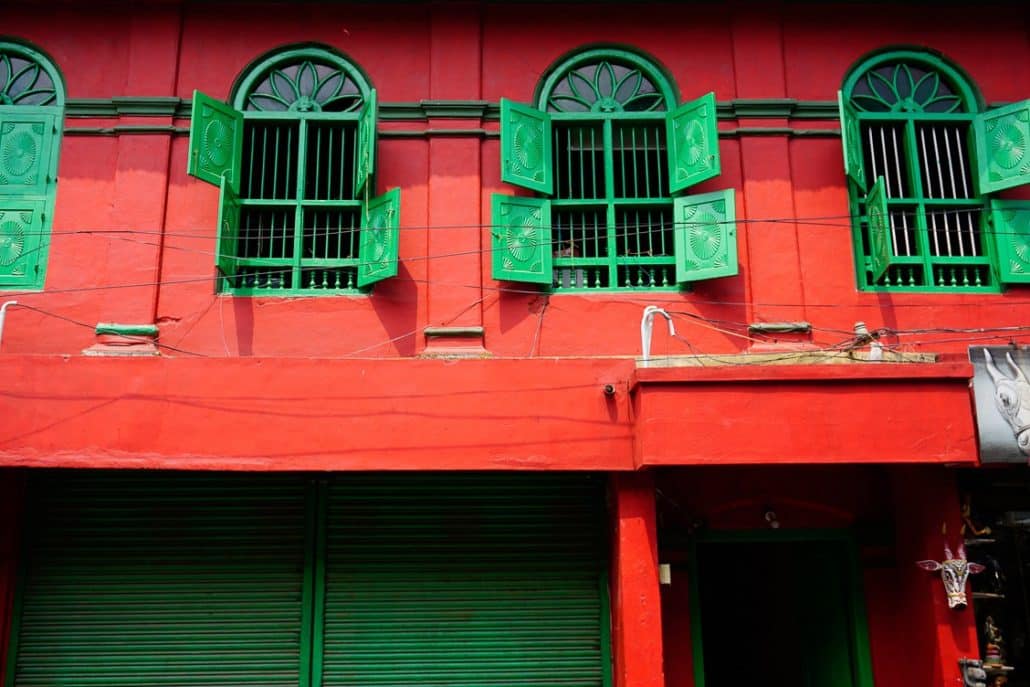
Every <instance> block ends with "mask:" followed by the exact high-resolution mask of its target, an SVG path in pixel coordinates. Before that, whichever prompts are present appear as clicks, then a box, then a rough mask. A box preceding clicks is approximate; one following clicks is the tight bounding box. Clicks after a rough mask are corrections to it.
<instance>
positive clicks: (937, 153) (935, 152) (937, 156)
mask: <svg viewBox="0 0 1030 687" xmlns="http://www.w3.org/2000/svg"><path fill="white" fill-rule="evenodd" d="M930 133H931V134H932V137H933V156H934V158H935V161H936V163H937V186H938V188H939V189H940V193H939V195H937V196H931V198H933V197H936V198H947V196H946V195H945V194H944V172H943V170H941V149H940V147H939V146H938V145H937V127H932V128H931V129H930Z"/></svg>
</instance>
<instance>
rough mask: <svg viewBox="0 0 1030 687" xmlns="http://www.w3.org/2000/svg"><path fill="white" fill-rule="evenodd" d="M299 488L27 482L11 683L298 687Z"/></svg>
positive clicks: (98, 477) (172, 481) (143, 481)
mask: <svg viewBox="0 0 1030 687" xmlns="http://www.w3.org/2000/svg"><path fill="white" fill-rule="evenodd" d="M304 488H305V487H304V483H303V482H302V481H301V480H298V479H294V480H289V479H283V478H278V477H277V478H274V479H273V478H267V479H266V478H249V477H220V476H217V475H210V476H205V475H186V474H167V473H165V474H147V475H140V474H138V473H137V474H135V475H130V474H128V473H117V474H111V473H101V472H91V473H78V474H76V475H64V476H60V477H57V478H53V477H51V478H47V479H36V480H35V482H34V484H33V492H32V497H31V498H30V499H29V500H28V501H27V503H28V504H29V518H28V520H27V522H29V523H30V529H29V530H28V532H27V541H26V556H27V568H26V570H25V582H24V584H25V586H24V591H23V595H22V601H21V615H20V635H19V637H18V647H17V666H16V674H15V678H14V685H15V686H16V687H32V686H35V685H40V686H42V685H47V686H52V685H62V686H78V685H82V686H93V685H105V686H107V685H132V686H133V687H145V686H149V685H162V686H170V685H204V686H222V685H255V684H259V685H289V686H290V687H295V686H296V685H298V684H299V682H300V681H299V675H300V671H301V664H302V662H301V656H300V645H301V626H302V617H303V613H302V596H303V587H304V585H303V578H304V564H305V556H304V551H305V541H304V533H305V518H306V515H305V500H304V499H305V493H304ZM305 665H306V662H305Z"/></svg>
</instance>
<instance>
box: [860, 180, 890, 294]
mask: <svg viewBox="0 0 1030 687" xmlns="http://www.w3.org/2000/svg"><path fill="white" fill-rule="evenodd" d="M865 211H866V224H867V226H868V227H869V269H870V270H871V271H872V273H873V281H874V282H878V281H880V279H881V278H882V277H883V275H884V274H886V272H887V268H888V267H890V266H891V262H892V260H893V258H894V247H893V246H894V244H893V240H892V238H891V218H890V212H889V210H888V209H887V186H886V184H885V183H884V179H883V177H877V178H876V183H874V184H873V187H872V188H871V189H870V190H869V194H868V195H867V196H866V200H865Z"/></svg>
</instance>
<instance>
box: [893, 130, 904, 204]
mask: <svg viewBox="0 0 1030 687" xmlns="http://www.w3.org/2000/svg"><path fill="white" fill-rule="evenodd" d="M891 140H892V141H893V143H894V173H895V174H897V175H898V195H899V196H904V195H905V183H904V179H905V177H904V176H902V174H901V146H899V145H898V130H897V129H896V128H895V127H891Z"/></svg>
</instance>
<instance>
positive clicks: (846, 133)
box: [837, 91, 866, 191]
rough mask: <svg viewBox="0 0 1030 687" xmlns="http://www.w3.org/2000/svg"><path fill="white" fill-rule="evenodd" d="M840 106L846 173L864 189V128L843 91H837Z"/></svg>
mask: <svg viewBox="0 0 1030 687" xmlns="http://www.w3.org/2000/svg"><path fill="white" fill-rule="evenodd" d="M837 102H838V106H839V108H840V135H841V149H842V150H843V151H844V173H845V174H846V175H847V177H848V178H849V179H851V181H852V182H854V183H855V185H856V186H858V188H859V189H861V190H862V191H865V190H866V182H865V157H864V154H863V152H862V130H861V127H860V126H859V121H858V112H857V111H856V110H855V108H854V106H853V105H852V104H851V103H850V102H848V101H847V100H845V98H844V93H843V91H837Z"/></svg>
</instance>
